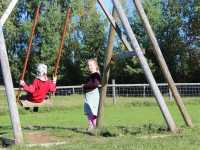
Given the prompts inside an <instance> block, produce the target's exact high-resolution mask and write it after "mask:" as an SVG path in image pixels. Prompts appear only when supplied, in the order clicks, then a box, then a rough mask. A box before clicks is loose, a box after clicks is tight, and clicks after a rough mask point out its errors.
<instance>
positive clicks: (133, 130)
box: [116, 123, 169, 135]
mask: <svg viewBox="0 0 200 150" xmlns="http://www.w3.org/2000/svg"><path fill="white" fill-rule="evenodd" d="M116 128H117V129H118V130H120V131H119V132H120V133H122V134H123V135H127V134H130V135H138V134H155V133H157V134H162V133H165V132H168V131H169V129H168V128H166V127H165V126H159V125H156V124H151V123H149V124H144V125H143V126H138V127H137V126H116Z"/></svg>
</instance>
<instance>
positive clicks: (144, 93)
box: [143, 85, 146, 97]
mask: <svg viewBox="0 0 200 150" xmlns="http://www.w3.org/2000/svg"><path fill="white" fill-rule="evenodd" d="M145 96H146V85H144V86H143V97H145Z"/></svg>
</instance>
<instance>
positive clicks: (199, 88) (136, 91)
mask: <svg viewBox="0 0 200 150" xmlns="http://www.w3.org/2000/svg"><path fill="white" fill-rule="evenodd" d="M158 87H159V89H160V91H161V93H162V94H163V96H168V97H169V98H170V99H173V96H172V93H171V91H170V89H169V87H168V85H167V84H166V83H159V84H158ZM176 87H177V89H178V91H179V93H180V95H181V96H190V97H197V96H200V83H176ZM15 90H17V89H15ZM71 94H83V89H82V86H57V90H56V93H55V95H59V96H68V95H71ZM0 95H1V96H5V89H4V87H0ZM107 96H108V97H116V96H124V97H151V96H153V92H152V90H151V87H150V86H149V84H115V82H113V84H109V85H108V86H107Z"/></svg>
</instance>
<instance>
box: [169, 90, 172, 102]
mask: <svg viewBox="0 0 200 150" xmlns="http://www.w3.org/2000/svg"><path fill="white" fill-rule="evenodd" d="M169 100H170V101H172V100H173V96H172V91H171V89H170V88H169Z"/></svg>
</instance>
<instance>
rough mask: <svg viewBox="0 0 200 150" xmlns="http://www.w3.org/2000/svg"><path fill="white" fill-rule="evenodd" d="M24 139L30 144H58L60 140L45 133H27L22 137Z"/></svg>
mask: <svg viewBox="0 0 200 150" xmlns="http://www.w3.org/2000/svg"><path fill="white" fill-rule="evenodd" d="M24 138H25V139H26V141H27V142H28V143H31V144H44V143H53V142H58V141H59V140H60V139H59V138H58V137H56V136H53V135H50V134H49V133H47V132H38V131H37V132H36V131H35V132H28V133H26V134H25V135H24Z"/></svg>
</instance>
